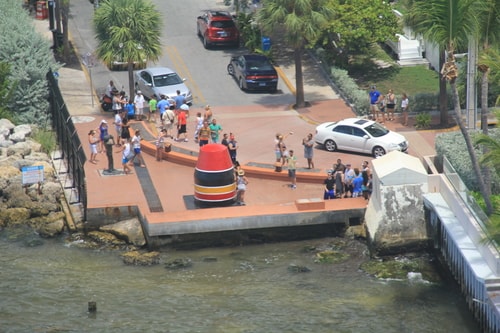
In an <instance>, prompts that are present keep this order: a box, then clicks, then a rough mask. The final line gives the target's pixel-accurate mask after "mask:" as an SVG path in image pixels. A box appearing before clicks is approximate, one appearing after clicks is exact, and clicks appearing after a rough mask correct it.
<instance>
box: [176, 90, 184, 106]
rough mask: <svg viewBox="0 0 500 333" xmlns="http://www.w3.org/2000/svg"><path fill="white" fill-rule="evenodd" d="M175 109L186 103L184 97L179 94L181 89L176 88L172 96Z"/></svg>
mask: <svg viewBox="0 0 500 333" xmlns="http://www.w3.org/2000/svg"><path fill="white" fill-rule="evenodd" d="M174 102H175V109H176V110H179V109H180V108H181V105H182V104H186V97H184V96H182V95H181V91H180V90H177V95H176V96H175V97H174Z"/></svg>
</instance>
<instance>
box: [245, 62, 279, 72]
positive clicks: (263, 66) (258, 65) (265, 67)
mask: <svg viewBox="0 0 500 333" xmlns="http://www.w3.org/2000/svg"><path fill="white" fill-rule="evenodd" d="M247 68H248V69H250V70H253V71H255V70H262V71H270V70H272V69H273V66H272V65H271V64H270V63H269V62H268V61H266V60H250V61H248V62H247Z"/></svg>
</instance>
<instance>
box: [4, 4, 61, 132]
mask: <svg viewBox="0 0 500 333" xmlns="http://www.w3.org/2000/svg"><path fill="white" fill-rule="evenodd" d="M50 46H51V45H50V43H49V41H48V40H47V39H45V38H44V37H42V36H41V35H40V34H38V33H37V32H36V31H35V28H34V26H33V23H32V20H31V18H30V17H29V16H28V14H27V12H26V11H25V10H24V9H23V8H22V6H20V5H19V1H17V0H4V1H3V4H2V10H1V11H0V59H2V61H4V62H6V63H9V64H10V76H9V78H8V79H9V81H10V82H12V83H14V82H15V83H16V84H17V85H16V86H15V88H14V90H13V96H12V100H11V101H10V103H9V104H8V105H7V107H8V108H9V109H10V110H11V111H12V113H13V116H14V122H15V123H32V124H40V125H42V124H43V125H46V124H47V122H48V121H49V120H50V116H49V113H48V112H47V110H48V107H49V103H48V101H47V96H48V90H47V80H46V79H45V75H46V74H47V72H48V71H49V70H50V69H51V70H53V71H56V70H57V69H58V67H59V66H58V65H57V64H56V62H55V60H54V56H53V54H52V52H51V50H50Z"/></svg>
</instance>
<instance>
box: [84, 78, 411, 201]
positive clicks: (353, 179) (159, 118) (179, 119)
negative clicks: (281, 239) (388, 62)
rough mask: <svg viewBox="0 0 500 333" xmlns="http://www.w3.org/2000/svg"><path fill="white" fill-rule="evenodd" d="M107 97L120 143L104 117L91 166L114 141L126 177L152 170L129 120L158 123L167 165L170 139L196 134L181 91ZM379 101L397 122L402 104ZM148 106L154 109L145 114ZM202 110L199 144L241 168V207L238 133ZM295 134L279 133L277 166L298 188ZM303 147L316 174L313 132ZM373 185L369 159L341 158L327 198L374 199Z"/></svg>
mask: <svg viewBox="0 0 500 333" xmlns="http://www.w3.org/2000/svg"><path fill="white" fill-rule="evenodd" d="M106 94H109V95H111V96H112V98H113V106H112V108H113V110H114V112H115V116H114V120H113V123H112V124H113V125H114V128H115V133H116V138H117V140H116V141H115V140H114V139H113V138H112V136H111V135H110V133H109V128H108V122H107V121H106V120H104V119H103V120H102V121H101V123H100V124H99V127H98V128H96V129H92V130H91V131H90V132H89V133H88V140H89V146H90V152H91V154H90V159H89V162H90V163H93V164H95V163H96V162H97V159H96V158H97V156H98V154H99V153H105V152H107V150H109V149H107V147H105V144H104V143H105V141H108V142H109V140H108V139H109V137H111V138H112V139H113V143H114V145H115V146H116V147H117V148H119V149H117V150H116V151H115V152H116V153H121V155H122V156H121V157H122V158H121V162H122V167H123V172H124V173H125V174H130V173H131V164H132V163H133V162H134V161H136V160H137V161H138V162H139V166H140V167H146V164H145V162H144V158H143V156H142V154H141V140H143V139H142V137H141V133H140V130H135V131H134V135H133V136H131V133H130V132H131V130H130V123H129V118H132V119H134V120H135V121H143V120H147V121H148V122H153V123H154V124H155V125H156V128H157V129H158V135H157V137H156V140H155V145H156V154H155V157H156V160H157V161H159V162H161V161H162V154H163V151H165V148H166V147H170V146H171V143H168V142H167V139H169V138H170V139H172V140H173V141H174V142H179V143H180V142H189V139H188V133H190V132H188V124H189V119H190V118H189V111H190V107H189V105H187V104H186V100H185V98H184V96H182V95H181V94H180V92H179V91H177V96H175V97H174V98H173V99H168V98H167V97H166V96H161V97H160V99H159V100H156V98H155V97H154V96H151V97H150V98H149V100H148V101H146V98H145V97H144V96H143V95H142V92H141V91H138V92H137V94H136V96H135V97H134V100H133V101H130V100H129V101H127V99H126V98H125V94H124V92H118V91H117V89H116V88H115V87H114V85H113V82H112V81H111V82H110V85H109V86H108V88H107V91H106ZM405 98H406V102H405ZM375 99H376V101H377V103H378V101H380V100H382V99H383V100H384V101H385V102H384V108H387V115H388V118H387V120H392V119H394V118H393V117H394V115H393V112H394V106H395V104H396V102H397V101H396V98H395V96H394V94H393V92H392V90H390V91H389V93H388V94H387V95H386V96H384V95H381V94H380V93H379V92H378V91H376V89H375V87H374V86H373V87H372V91H371V92H370V100H371V101H375ZM127 105H131V106H128V107H129V108H132V110H133V111H130V109H129V110H127ZM402 105H404V106H405V107H406V108H407V106H408V102H407V97H406V95H404V98H403V102H402ZM146 108H147V110H148V111H147V113H146V114H145V109H146ZM376 110H378V111H375V108H373V109H372V111H373V112H374V116H378V112H379V111H380V109H379V108H378V105H377V109H376ZM202 111H203V112H201V111H200V112H197V113H196V117H195V119H194V121H193V122H194V124H193V130H192V133H193V140H194V142H196V143H197V144H198V145H199V147H200V148H201V147H203V146H204V145H206V144H209V143H221V144H223V145H225V146H226V147H227V149H228V154H229V157H230V158H231V161H232V162H233V165H234V170H235V182H236V184H237V200H236V201H237V203H238V204H239V205H244V204H245V201H244V195H245V191H246V187H247V185H248V178H246V177H245V171H244V170H243V169H242V168H241V166H240V164H239V162H238V160H237V152H238V148H239V146H238V142H237V141H236V137H235V134H234V133H232V132H229V133H227V132H224V130H223V126H222V125H221V124H220V123H219V122H218V121H217V119H216V118H215V117H214V113H213V110H212V108H211V106H210V105H206V106H205V108H204V109H203V110H202ZM375 112H376V113H375ZM382 115H383V116H382V121H385V120H386V118H385V113H383V114H382ZM376 119H377V118H376ZM293 134H294V133H293V132H288V133H287V134H285V135H283V134H281V133H277V134H276V137H275V141H274V153H275V158H276V159H275V163H276V164H275V165H276V166H279V167H280V168H279V169H278V168H276V171H282V168H283V167H286V169H287V172H288V177H289V180H290V184H289V187H290V188H291V189H296V188H297V167H298V165H299V162H298V160H297V155H296V152H294V150H293V149H289V148H287V145H286V143H285V140H286V139H287V138H288V137H289V136H292V135H293ZM301 144H302V146H303V157H304V159H305V160H306V162H307V167H304V169H309V170H312V169H314V168H315V165H314V160H313V158H314V145H315V142H314V138H313V134H312V133H307V134H306V135H305V136H304V137H303V138H302V140H301ZM371 182H372V174H371V170H370V168H369V163H368V161H364V162H363V164H362V165H361V166H360V167H359V168H356V167H354V168H352V167H351V164H350V163H346V164H345V165H344V164H343V163H342V161H341V160H340V159H338V160H337V163H335V164H333V168H332V169H330V170H328V172H327V176H326V178H325V179H324V182H323V185H324V193H323V198H324V199H325V200H329V199H340V198H356V197H364V198H365V199H368V198H369V197H370V194H371Z"/></svg>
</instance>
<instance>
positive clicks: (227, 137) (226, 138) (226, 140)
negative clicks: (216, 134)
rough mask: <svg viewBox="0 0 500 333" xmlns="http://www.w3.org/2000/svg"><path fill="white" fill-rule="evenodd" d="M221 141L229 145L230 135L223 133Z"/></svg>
mask: <svg viewBox="0 0 500 333" xmlns="http://www.w3.org/2000/svg"><path fill="white" fill-rule="evenodd" d="M220 143H221V144H223V145H224V146H226V147H227V146H229V135H227V133H224V134H222V140H221V142H220Z"/></svg>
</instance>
